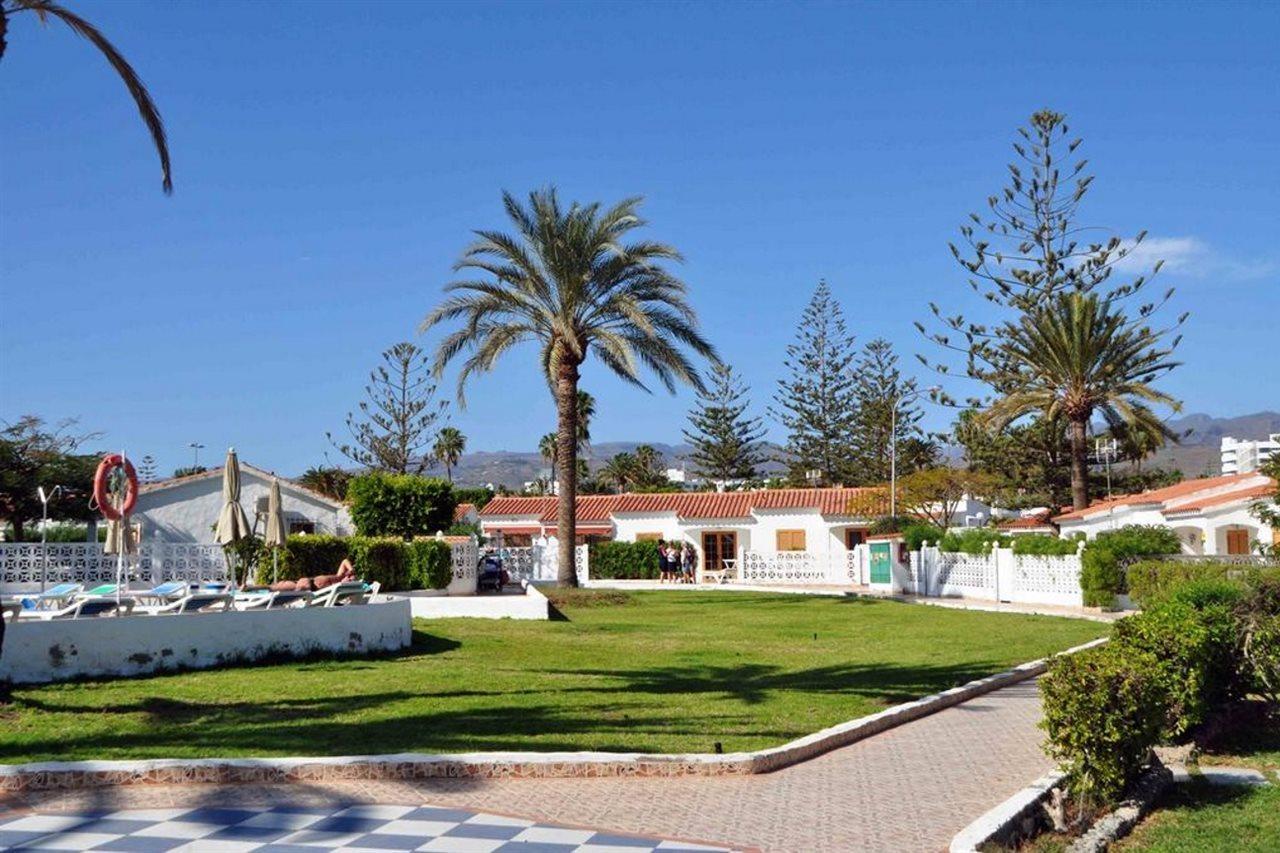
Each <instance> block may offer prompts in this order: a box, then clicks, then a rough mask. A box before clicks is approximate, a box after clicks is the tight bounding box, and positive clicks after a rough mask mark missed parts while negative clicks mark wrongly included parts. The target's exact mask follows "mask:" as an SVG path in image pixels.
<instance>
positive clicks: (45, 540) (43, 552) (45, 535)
mask: <svg viewBox="0 0 1280 853" xmlns="http://www.w3.org/2000/svg"><path fill="white" fill-rule="evenodd" d="M64 491H66V489H64V488H63V487H62V486H54V487H53V488H52V489H50V490H49V491H47V492H46V491H45V490H44V486H36V496H37V497H39V498H40V591H41V592H44V587H45V583H46V581H47V578H48V576H49V501H51V500H53V499H54V498H56V497H57V496H58V495H59V493H61V492H64Z"/></svg>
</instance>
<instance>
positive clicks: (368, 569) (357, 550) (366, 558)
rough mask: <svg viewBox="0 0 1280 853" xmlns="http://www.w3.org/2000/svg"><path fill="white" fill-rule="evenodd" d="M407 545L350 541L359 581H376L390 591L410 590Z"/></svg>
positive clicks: (389, 541) (390, 541)
mask: <svg viewBox="0 0 1280 853" xmlns="http://www.w3.org/2000/svg"><path fill="white" fill-rule="evenodd" d="M405 550H406V549H405V543H404V542H403V541H401V540H399V539H391V538H385V539H374V538H371V537H367V536H353V537H351V564H352V565H353V566H355V569H356V577H358V578H360V579H361V580H363V581H365V582H366V583H374V582H375V581H376V582H377V583H379V584H381V585H382V588H383V589H384V590H387V591H391V590H399V589H407V588H409V583H408V581H409V576H408V571H407V563H408V560H407V559H406V554H405Z"/></svg>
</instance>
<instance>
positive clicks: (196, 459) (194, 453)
mask: <svg viewBox="0 0 1280 853" xmlns="http://www.w3.org/2000/svg"><path fill="white" fill-rule="evenodd" d="M187 447H190V448H191V467H192V468H199V467H200V451H201V450H203V449H204V445H203V444H201V443H200V442H198V441H193V442H191V443H190V444H188V445H187Z"/></svg>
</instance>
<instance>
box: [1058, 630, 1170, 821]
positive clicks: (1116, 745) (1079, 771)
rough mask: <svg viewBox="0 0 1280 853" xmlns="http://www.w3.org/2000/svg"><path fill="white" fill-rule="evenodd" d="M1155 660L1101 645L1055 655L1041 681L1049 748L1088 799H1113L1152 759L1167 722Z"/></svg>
mask: <svg viewBox="0 0 1280 853" xmlns="http://www.w3.org/2000/svg"><path fill="white" fill-rule="evenodd" d="M1158 663H1159V662H1158V661H1157V660H1156V658H1155V657H1154V656H1153V655H1151V654H1149V653H1147V652H1139V651H1135V650H1133V649H1120V648H1117V647H1114V646H1104V647H1102V648H1100V649H1091V650H1089V651H1085V652H1079V653H1077V654H1073V655H1064V656H1062V657H1057V658H1054V659H1053V660H1052V661H1050V663H1049V668H1048V671H1047V672H1046V673H1045V674H1044V676H1042V677H1041V679H1040V693H1041V696H1042V697H1043V705H1044V720H1043V721H1042V722H1041V723H1040V726H1041V727H1042V728H1043V729H1044V730H1045V731H1046V732H1048V734H1049V741H1048V744H1047V745H1046V747H1045V750H1046V752H1048V753H1049V755H1050V756H1051V757H1052V758H1054V759H1056V760H1057V761H1058V762H1059V763H1060V764H1061V765H1062V766H1063V768H1064V769H1065V770H1066V772H1067V780H1068V785H1069V786H1070V788H1071V790H1072V792H1073V793H1074V794H1076V796H1078V797H1080V798H1081V799H1082V800H1084V801H1085V802H1086V803H1090V804H1093V803H1097V802H1100V801H1101V802H1108V803H1110V802H1115V801H1117V800H1118V799H1119V798H1120V796H1121V794H1123V792H1124V789H1125V788H1126V787H1127V786H1128V785H1129V783H1130V782H1132V781H1134V779H1136V778H1137V776H1138V774H1139V773H1141V772H1142V769H1143V767H1145V766H1146V764H1147V762H1148V761H1149V760H1150V758H1151V751H1152V748H1153V747H1154V746H1155V745H1156V744H1157V743H1158V742H1159V739H1160V733H1161V731H1162V729H1163V728H1164V726H1165V705H1166V703H1167V692H1166V689H1165V686H1164V683H1163V682H1162V681H1161V679H1160V678H1159V677H1158V675H1157V669H1158Z"/></svg>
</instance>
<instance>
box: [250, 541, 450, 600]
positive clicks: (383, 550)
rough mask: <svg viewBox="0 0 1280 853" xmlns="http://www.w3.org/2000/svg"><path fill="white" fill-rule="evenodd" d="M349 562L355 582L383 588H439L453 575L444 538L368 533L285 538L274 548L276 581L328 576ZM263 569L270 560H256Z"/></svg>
mask: <svg viewBox="0 0 1280 853" xmlns="http://www.w3.org/2000/svg"><path fill="white" fill-rule="evenodd" d="M343 560H350V561H351V564H352V565H353V566H354V567H355V570H356V575H357V576H359V577H360V579H361V580H364V581H368V582H369V583H373V582H374V581H377V582H378V583H380V584H381V585H382V589H383V590H384V591H386V592H391V591H396V590H403V589H444V588H445V587H446V586H448V585H449V582H450V581H451V580H452V579H453V553H452V550H451V549H450V547H449V544H448V543H447V542H440V541H438V540H436V539H414V540H411V541H409V542H405V541H404V540H402V539H395V538H388V537H381V538H379V537H370V536H310V535H307V536H303V535H294V536H290V537H289V539H288V541H287V543H286V545H285V547H284V548H283V549H281V551H280V574H279V577H280V579H281V580H296V579H297V578H304V577H315V576H316V575H331V574H333V573H335V572H336V571H337V570H338V566H339V565H340V564H341V563H342V561H343ZM262 565H263V567H264V572H266V571H268V570H269V567H270V565H271V558H270V557H265V558H264V559H263V561H262Z"/></svg>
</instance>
